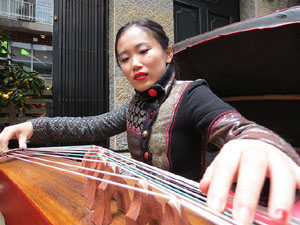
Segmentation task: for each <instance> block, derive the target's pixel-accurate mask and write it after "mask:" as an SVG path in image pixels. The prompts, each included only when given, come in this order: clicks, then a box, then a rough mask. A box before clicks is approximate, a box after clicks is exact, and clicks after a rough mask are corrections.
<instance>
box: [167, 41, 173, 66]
mask: <svg viewBox="0 0 300 225" xmlns="http://www.w3.org/2000/svg"><path fill="white" fill-rule="evenodd" d="M166 51H167V63H171V62H172V59H173V48H172V46H171V45H169V46H168V49H167V50H166Z"/></svg>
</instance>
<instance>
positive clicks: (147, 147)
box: [31, 80, 300, 180]
mask: <svg viewBox="0 0 300 225" xmlns="http://www.w3.org/2000/svg"><path fill="white" fill-rule="evenodd" d="M31 122H32V124H33V127H34V135H33V137H32V141H39V142H48V141H52V142H55V141H64V142H66V141H67V142H70V141H98V140H102V139H105V138H108V137H110V136H113V135H116V134H118V133H121V132H123V131H125V130H126V129H127V136H128V147H129V150H130V152H131V154H132V156H133V158H135V159H138V160H143V161H145V162H147V163H150V164H152V165H154V166H157V167H160V168H162V169H165V170H169V171H171V172H173V173H176V174H179V175H181V176H184V177H187V178H190V179H193V180H199V179H200V177H201V173H202V172H203V170H204V167H205V153H206V149H207V143H211V144H213V145H215V146H217V147H218V148H221V147H222V146H223V145H224V144H225V143H226V142H228V141H230V140H233V139H259V140H262V141H264V142H267V143H270V144H272V145H274V146H276V147H278V148H279V149H281V150H282V151H283V152H285V153H286V154H287V155H289V156H290V157H291V158H292V159H293V160H294V161H295V162H296V163H297V164H298V165H300V159H299V156H298V155H297V153H296V151H295V150H294V149H293V148H292V147H291V146H290V145H289V144H288V143H287V142H286V141H284V140H283V139H282V138H281V137H279V136H278V135H276V134H275V133H273V132H272V131H270V130H268V129H266V128H264V127H262V126H260V125H257V124H256V123H254V122H252V121H248V120H247V119H245V118H244V117H242V116H241V115H240V114H239V113H238V112H237V111H236V110H235V109H234V108H233V107H231V106H230V105H228V104H227V103H224V102H223V101H222V100H221V99H219V98H218V97H217V96H215V95H214V93H212V91H211V90H210V89H209V87H208V85H207V83H206V82H205V81H204V80H197V81H193V82H192V81H174V82H173V83H172V88H170V90H169V91H167V92H165V93H164V94H163V95H159V96H157V97H156V96H154V97H153V98H144V97H143V96H141V95H139V94H138V93H137V94H136V95H135V96H134V97H133V99H132V100H131V102H130V103H126V104H124V105H123V106H121V107H120V108H118V109H116V110H114V111H112V112H108V113H105V114H102V115H99V116H91V117H83V118H79V117H57V118H47V117H41V118H38V119H35V120H32V121H31Z"/></svg>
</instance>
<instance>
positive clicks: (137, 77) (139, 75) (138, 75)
mask: <svg viewBox="0 0 300 225" xmlns="http://www.w3.org/2000/svg"><path fill="white" fill-rule="evenodd" d="M147 76H148V75H147V73H144V72H138V73H136V74H134V77H133V79H135V80H143V79H145V78H146V77H147Z"/></svg>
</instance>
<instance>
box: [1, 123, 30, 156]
mask: <svg viewBox="0 0 300 225" xmlns="http://www.w3.org/2000/svg"><path fill="white" fill-rule="evenodd" d="M32 134H33V126H32V124H31V122H24V123H20V124H16V125H12V126H8V127H5V128H4V130H3V131H2V132H1V133H0V155H1V154H2V153H4V152H6V151H7V150H8V143H9V140H13V139H17V140H18V142H19V148H22V149H26V148H27V140H28V139H29V138H31V136H32Z"/></svg>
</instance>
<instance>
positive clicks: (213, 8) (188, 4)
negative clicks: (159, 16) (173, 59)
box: [174, 0, 239, 42]
mask: <svg viewBox="0 0 300 225" xmlns="http://www.w3.org/2000/svg"><path fill="white" fill-rule="evenodd" d="M236 21H239V0H174V30H175V42H179V41H182V40H184V39H186V38H189V37H192V36H195V35H198V34H203V33H205V32H207V31H211V30H214V29H216V28H218V27H223V26H226V25H228V24H230V23H233V22H236Z"/></svg>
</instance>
